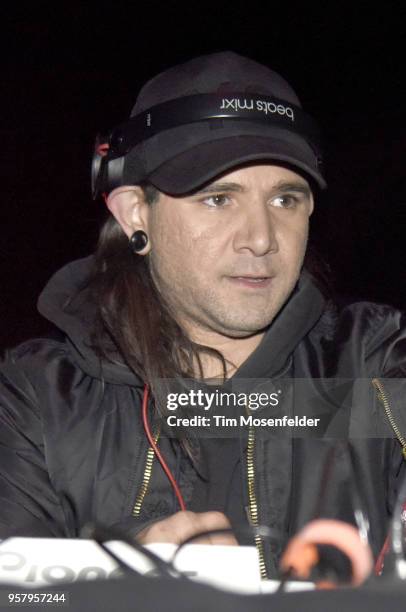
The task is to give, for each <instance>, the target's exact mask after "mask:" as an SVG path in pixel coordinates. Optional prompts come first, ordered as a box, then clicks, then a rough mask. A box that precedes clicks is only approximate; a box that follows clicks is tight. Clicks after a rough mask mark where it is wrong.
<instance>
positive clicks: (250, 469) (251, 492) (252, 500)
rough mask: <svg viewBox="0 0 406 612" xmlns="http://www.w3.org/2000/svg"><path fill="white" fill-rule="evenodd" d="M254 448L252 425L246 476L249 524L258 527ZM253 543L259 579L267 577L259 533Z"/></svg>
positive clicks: (249, 436)
mask: <svg viewBox="0 0 406 612" xmlns="http://www.w3.org/2000/svg"><path fill="white" fill-rule="evenodd" d="M254 450H255V430H254V428H253V427H250V428H249V431H248V447H247V476H248V503H249V507H248V511H249V520H250V523H251V525H253V526H254V527H259V522H258V504H257V498H256V495H255V468H254ZM255 545H256V547H257V551H258V556H259V571H260V574H261V580H266V579H267V578H268V575H267V571H266V564H265V554H264V543H263V541H262V538H261V537H260V536H259V535H256V536H255Z"/></svg>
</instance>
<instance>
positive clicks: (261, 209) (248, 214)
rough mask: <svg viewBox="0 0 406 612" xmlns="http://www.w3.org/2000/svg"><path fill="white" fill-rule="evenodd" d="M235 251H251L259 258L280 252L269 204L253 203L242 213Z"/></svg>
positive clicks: (236, 235)
mask: <svg viewBox="0 0 406 612" xmlns="http://www.w3.org/2000/svg"><path fill="white" fill-rule="evenodd" d="M234 249H235V250H236V251H242V250H248V251H251V252H252V253H253V254H254V255H255V256H257V257H259V256H261V255H266V254H267V253H270V252H276V251H277V250H278V242H277V236H276V222H275V219H274V218H273V216H272V213H271V211H270V209H269V204H267V203H264V202H254V201H252V202H250V203H249V205H248V206H247V207H246V209H245V210H244V211H243V212H241V214H240V217H239V220H238V228H237V230H236V232H235V236H234Z"/></svg>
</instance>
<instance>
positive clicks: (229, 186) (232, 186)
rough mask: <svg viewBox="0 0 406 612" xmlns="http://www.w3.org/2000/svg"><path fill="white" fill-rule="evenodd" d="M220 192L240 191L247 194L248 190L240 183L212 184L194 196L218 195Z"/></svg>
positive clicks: (196, 192)
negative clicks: (202, 194)
mask: <svg viewBox="0 0 406 612" xmlns="http://www.w3.org/2000/svg"><path fill="white" fill-rule="evenodd" d="M219 191H238V192H239V193H245V192H246V191H247V189H246V188H245V187H243V186H242V185H240V184H239V183H210V185H206V186H205V187H202V189H199V190H198V191H195V192H194V193H193V195H200V194H201V193H218V192H219Z"/></svg>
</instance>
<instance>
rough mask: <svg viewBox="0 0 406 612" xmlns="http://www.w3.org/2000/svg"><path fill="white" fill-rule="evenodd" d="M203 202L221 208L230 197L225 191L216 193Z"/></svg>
mask: <svg viewBox="0 0 406 612" xmlns="http://www.w3.org/2000/svg"><path fill="white" fill-rule="evenodd" d="M203 202H204V203H205V204H207V205H208V206H210V207H212V208H220V207H221V206H223V205H224V204H227V202H228V197H227V196H226V195H224V194H223V193H216V194H215V195H212V196H209V197H208V198H205V199H204V200H203Z"/></svg>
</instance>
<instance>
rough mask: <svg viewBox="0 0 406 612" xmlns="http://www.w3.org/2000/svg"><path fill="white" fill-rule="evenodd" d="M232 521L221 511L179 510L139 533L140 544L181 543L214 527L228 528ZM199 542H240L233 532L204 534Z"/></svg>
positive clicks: (226, 543) (235, 543) (224, 543)
mask: <svg viewBox="0 0 406 612" xmlns="http://www.w3.org/2000/svg"><path fill="white" fill-rule="evenodd" d="M230 526H231V525H230V522H229V520H228V518H227V517H226V516H225V515H224V514H222V513H221V512H177V513H176V514H173V515H172V516H170V517H169V518H166V519H163V520H162V521H157V522H156V523H154V524H153V525H150V526H149V527H146V528H145V529H143V530H142V531H140V533H139V534H138V535H137V541H138V542H139V543H140V544H152V543H156V542H172V543H173V544H181V543H182V542H183V541H184V540H187V539H188V538H190V537H192V536H194V535H196V534H198V533H201V532H203V531H211V530H213V529H227V528H229V527H230ZM196 543H197V544H218V545H219V544H221V545H229V546H237V544H238V542H237V540H236V539H235V537H234V535H233V534H232V533H224V534H221V533H220V534H217V535H212V536H203V537H201V538H199V539H198V540H196Z"/></svg>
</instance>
